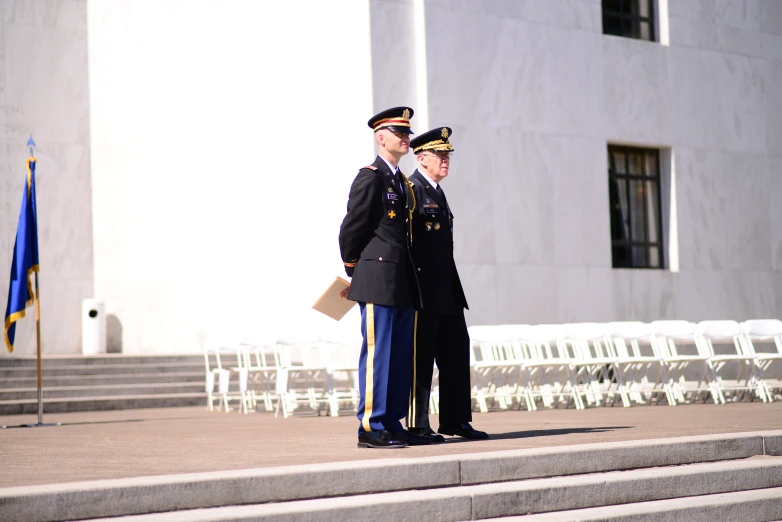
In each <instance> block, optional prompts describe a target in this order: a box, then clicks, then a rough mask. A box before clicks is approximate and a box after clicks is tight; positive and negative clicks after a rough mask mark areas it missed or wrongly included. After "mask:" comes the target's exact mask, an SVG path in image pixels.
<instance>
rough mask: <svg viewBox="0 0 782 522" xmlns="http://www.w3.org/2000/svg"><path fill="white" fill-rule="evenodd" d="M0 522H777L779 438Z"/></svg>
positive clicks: (154, 481) (410, 473) (214, 484)
mask: <svg viewBox="0 0 782 522" xmlns="http://www.w3.org/2000/svg"><path fill="white" fill-rule="evenodd" d="M388 453H393V452H388ZM389 457H393V455H389ZM114 517H117V518H114ZM503 517H505V518H503ZM0 519H2V520H26V521H40V522H43V521H54V520H86V519H93V520H101V521H102V520H105V521H106V522H122V521H125V522H152V521H155V522H166V521H171V522H174V521H179V522H181V521H199V522H207V521H210V522H217V521H239V520H241V521H251V520H265V521H274V522H289V521H290V522H293V521H330V520H358V519H377V520H394V521H396V522H406V521H421V520H438V521H457V520H484V519H501V520H518V521H520V522H525V521H530V522H532V521H537V520H546V521H552V520H556V521H563V520H614V521H620V520H621V521H626V522H629V521H634V522H638V521H660V520H666V521H667V520H688V521H704V522H713V521H715V520H742V521H753V520H780V519H782V431H774V432H765V433H744V434H723V435H708V436H698V437H681V438H674V439H657V440H646V441H631V442H610V443H600V444H587V445H579V446H565V447H556V448H539V449H525V450H511V451H497V452H486V453H475V454H463V455H449V456H440V457H423V458H386V459H379V460H364V461H353V462H341V463H330V464H314V465H307V466H290V467H283V468H264V469H248V470H243V471H227V472H211V473H195V474H184V475H168V476H157V477H141V478H137V479H121V480H104V481H95V482H76V483H70V484H52V485H45V486H25V487H16V488H5V489H0Z"/></svg>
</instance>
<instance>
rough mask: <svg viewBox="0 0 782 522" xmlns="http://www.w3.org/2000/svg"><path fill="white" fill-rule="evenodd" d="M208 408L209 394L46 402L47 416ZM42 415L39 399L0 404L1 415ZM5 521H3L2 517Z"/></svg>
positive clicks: (47, 400) (125, 396)
mask: <svg viewBox="0 0 782 522" xmlns="http://www.w3.org/2000/svg"><path fill="white" fill-rule="evenodd" d="M201 405H203V406H204V407H206V393H204V392H199V393H166V394H158V395H116V396H103V397H68V398H60V399H44V401H43V411H44V413H65V412H76V411H103V410H133V409H138V408H174V407H181V406H201ZM35 413H38V399H37V397H36V398H35V399H25V400H17V401H0V415H27V414H35ZM0 520H2V517H0Z"/></svg>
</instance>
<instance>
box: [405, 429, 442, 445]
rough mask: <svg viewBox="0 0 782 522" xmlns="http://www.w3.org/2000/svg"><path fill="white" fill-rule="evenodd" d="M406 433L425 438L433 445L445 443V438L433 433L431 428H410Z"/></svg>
mask: <svg viewBox="0 0 782 522" xmlns="http://www.w3.org/2000/svg"><path fill="white" fill-rule="evenodd" d="M407 431H409V432H410V433H414V434H416V435H418V436H420V437H426V438H427V439H429V440H430V441H432V442H433V443H438V442H445V437H443V436H442V435H438V434H437V433H435V432H434V431H433V430H432V428H410V429H408V430H407Z"/></svg>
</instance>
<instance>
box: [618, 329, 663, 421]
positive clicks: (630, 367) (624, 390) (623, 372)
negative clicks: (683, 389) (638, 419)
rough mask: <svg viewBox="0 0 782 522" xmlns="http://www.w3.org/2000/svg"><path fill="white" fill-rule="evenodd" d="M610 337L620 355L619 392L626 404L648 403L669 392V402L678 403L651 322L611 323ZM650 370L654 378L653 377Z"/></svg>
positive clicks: (658, 400)
mask: <svg viewBox="0 0 782 522" xmlns="http://www.w3.org/2000/svg"><path fill="white" fill-rule="evenodd" d="M608 337H609V339H610V340H611V344H612V347H613V355H614V356H615V357H616V361H615V362H614V366H615V368H616V369H617V380H618V382H619V393H620V394H621V396H622V403H623V404H624V406H625V407H628V406H630V404H631V400H634V401H635V402H636V403H638V404H646V403H648V402H650V401H651V399H652V397H653V396H654V395H657V400H656V402H655V404H658V403H659V402H660V394H665V398H666V400H667V401H668V405H669V406H676V399H675V398H674V394H673V387H672V386H671V383H670V379H669V378H668V371H667V369H666V365H665V363H664V362H663V358H662V356H661V355H660V354H659V353H658V351H657V346H656V343H655V342H654V330H653V329H652V326H651V325H650V324H646V323H642V322H640V321H618V322H611V323H608ZM650 374H651V375H652V376H653V379H654V381H653V382H652V381H650V380H649V376H650Z"/></svg>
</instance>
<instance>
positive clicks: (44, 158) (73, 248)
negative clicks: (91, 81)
mask: <svg viewBox="0 0 782 522" xmlns="http://www.w3.org/2000/svg"><path fill="white" fill-rule="evenodd" d="M87 62H88V56H87V2H86V0H2V1H0V296H2V298H3V301H2V304H3V311H5V303H6V301H5V298H6V296H7V295H8V275H9V273H10V266H11V257H12V253H13V248H14V239H15V235H16V227H17V221H18V217H19V205H20V202H21V198H22V190H23V184H24V182H25V179H26V175H27V174H26V172H27V169H26V159H27V156H28V149H27V148H26V147H25V146H24V145H25V143H26V142H27V139H28V137H29V135H30V134H32V135H33V137H34V138H35V141H36V142H37V144H38V147H37V149H36V153H35V154H36V157H37V159H38V164H37V172H36V183H37V187H36V188H37V197H38V220H39V221H38V226H39V230H38V234H39V248H40V262H41V273H40V286H41V334H42V347H43V351H44V353H46V354H57V353H75V352H80V351H81V322H80V316H81V300H82V299H84V298H87V297H91V296H92V294H93V268H94V266H93V234H92V217H93V216H92V191H91V172H90V121H89V103H90V100H89V89H88V81H87V69H88V67H87ZM34 317H35V313H34V310H32V309H28V314H27V317H26V318H24V319H22V320H21V321H19V322H18V323H17V330H16V332H17V334H16V343H15V348H16V349H15V351H14V355H31V354H34V353H35V344H36V343H35V319H34ZM0 352H1V353H3V354H4V353H5V348H4V347H2V348H0Z"/></svg>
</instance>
